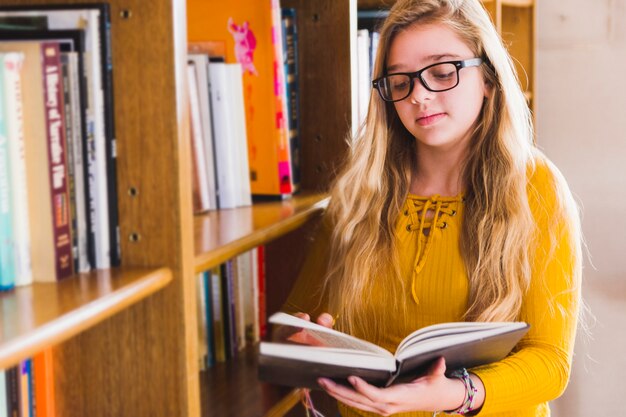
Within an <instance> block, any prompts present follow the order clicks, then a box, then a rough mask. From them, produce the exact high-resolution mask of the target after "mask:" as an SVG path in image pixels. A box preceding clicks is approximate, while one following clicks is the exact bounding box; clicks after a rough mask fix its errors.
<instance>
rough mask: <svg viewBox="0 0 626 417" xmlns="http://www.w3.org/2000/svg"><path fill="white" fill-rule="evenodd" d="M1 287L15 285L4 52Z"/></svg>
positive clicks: (0, 163) (1, 77)
mask: <svg viewBox="0 0 626 417" xmlns="http://www.w3.org/2000/svg"><path fill="white" fill-rule="evenodd" d="M0 61H1V62H0V63H1V64H2V65H0V81H2V82H0V289H1V290H7V289H10V288H12V287H13V286H14V285H15V250H14V245H13V218H12V204H13V201H12V198H11V169H10V166H9V143H8V139H7V136H8V135H7V123H6V113H7V112H6V111H5V107H6V106H5V97H6V94H5V88H4V54H0Z"/></svg>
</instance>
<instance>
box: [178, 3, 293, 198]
mask: <svg viewBox="0 0 626 417" xmlns="http://www.w3.org/2000/svg"><path fill="white" fill-rule="evenodd" d="M187 16H188V22H187V24H188V38H189V41H190V43H194V44H197V43H198V42H205V41H216V42H221V43H224V44H225V45H226V48H225V52H226V56H225V61H226V63H227V64H233V63H239V64H240V65H241V68H242V74H241V76H242V77H243V93H244V104H245V118H246V121H245V124H246V135H247V139H248V157H249V176H250V184H251V191H252V194H254V195H266V196H286V195H289V194H291V193H292V192H293V191H294V187H293V178H292V173H291V164H290V158H291V157H290V149H289V136H288V126H287V116H286V108H287V107H286V95H285V84H284V78H285V75H284V67H283V65H282V31H281V27H280V9H279V8H278V2H277V1H275V0H263V1H258V0H231V1H228V2H224V1H219V2H218V3H217V4H216V3H211V2H206V1H199V0H190V1H188V2H187ZM276 18H278V19H276ZM211 88H213V85H212V86H211ZM211 94H213V92H211ZM213 120H214V122H215V118H214V119H213ZM214 139H215V140H216V141H219V140H220V138H219V135H218V134H216V137H215V138H214ZM218 164H219V162H218ZM218 169H219V166H218ZM220 193H221V190H220Z"/></svg>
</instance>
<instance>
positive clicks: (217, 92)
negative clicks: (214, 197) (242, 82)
mask: <svg viewBox="0 0 626 417" xmlns="http://www.w3.org/2000/svg"><path fill="white" fill-rule="evenodd" d="M209 82H210V91H211V111H212V120H213V129H214V130H213V139H214V140H215V161H216V165H217V189H218V200H219V208H221V209H227V208H234V207H237V205H238V200H239V199H238V195H239V194H238V191H237V187H236V175H237V172H238V171H237V169H236V165H235V164H234V160H235V159H234V154H235V152H236V148H235V146H234V144H235V140H234V129H233V126H232V124H231V123H229V121H230V117H229V108H230V104H229V94H228V76H227V72H226V64H224V63H211V64H209Z"/></svg>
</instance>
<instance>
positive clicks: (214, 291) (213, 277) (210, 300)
mask: <svg viewBox="0 0 626 417" xmlns="http://www.w3.org/2000/svg"><path fill="white" fill-rule="evenodd" d="M264 259H265V256H264V247H263V246H259V247H257V248H254V249H252V250H250V251H248V252H246V253H243V254H241V255H239V256H236V257H235V258H233V259H231V260H229V261H227V262H225V263H224V264H222V265H220V266H218V267H215V268H213V269H210V270H208V271H205V272H203V273H201V274H198V276H197V277H196V282H197V290H198V291H197V294H198V339H199V340H198V343H199V361H200V369H201V370H204V369H206V368H209V367H211V366H213V365H214V364H215V363H216V362H224V361H226V360H229V359H232V358H234V357H236V356H237V355H238V354H239V352H241V351H242V350H243V349H245V348H246V346H252V345H255V344H257V343H258V342H259V341H260V339H261V337H262V336H264V334H265V332H266V324H265V323H266V317H265V266H264V265H265V260H264Z"/></svg>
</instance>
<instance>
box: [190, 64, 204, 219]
mask: <svg viewBox="0 0 626 417" xmlns="http://www.w3.org/2000/svg"><path fill="white" fill-rule="evenodd" d="M187 85H188V87H189V104H190V106H189V107H190V112H189V113H190V115H191V135H190V136H191V146H192V156H193V162H194V171H195V172H194V177H193V178H194V179H195V180H196V181H197V183H196V184H194V191H195V190H196V189H197V193H196V192H194V197H196V195H197V198H194V202H195V201H196V200H197V201H198V203H199V204H198V205H196V204H194V212H196V213H198V212H204V211H207V210H208V209H209V183H208V178H207V175H206V172H207V162H206V159H205V156H206V154H205V151H204V145H203V141H204V140H203V136H204V133H203V130H202V121H201V118H200V102H199V99H198V82H197V79H196V64H195V63H194V62H193V61H189V62H188V63H187Z"/></svg>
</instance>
